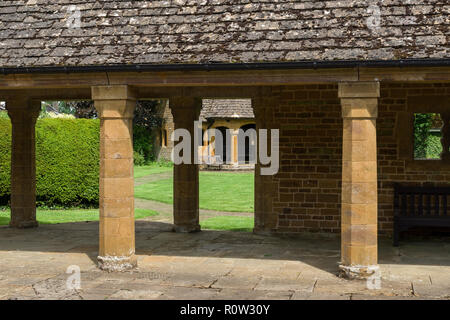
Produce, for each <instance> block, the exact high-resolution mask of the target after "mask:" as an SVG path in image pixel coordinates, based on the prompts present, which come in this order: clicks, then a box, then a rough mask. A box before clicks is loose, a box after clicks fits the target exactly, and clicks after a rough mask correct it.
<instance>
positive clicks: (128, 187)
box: [92, 85, 137, 271]
mask: <svg viewBox="0 0 450 320" xmlns="http://www.w3.org/2000/svg"><path fill="white" fill-rule="evenodd" d="M92 99H93V100H94V103H95V108H96V109H97V112H98V114H99V117H100V248H99V256H98V262H99V267H100V269H103V270H107V271H122V270H127V269H131V268H134V267H136V266H137V262H136V257H135V255H134V254H135V232H134V179H133V125H132V120H133V113H134V109H135V106H136V98H135V95H134V94H133V92H132V91H131V90H130V88H129V87H128V86H126V85H116V86H97V87H92Z"/></svg>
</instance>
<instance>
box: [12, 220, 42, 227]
mask: <svg viewBox="0 0 450 320" xmlns="http://www.w3.org/2000/svg"><path fill="white" fill-rule="evenodd" d="M38 226H39V223H38V222H37V221H36V220H31V221H17V222H10V223H9V227H10V228H17V229H30V228H37V227H38Z"/></svg>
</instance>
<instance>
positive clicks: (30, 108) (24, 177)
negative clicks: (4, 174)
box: [6, 97, 41, 228]
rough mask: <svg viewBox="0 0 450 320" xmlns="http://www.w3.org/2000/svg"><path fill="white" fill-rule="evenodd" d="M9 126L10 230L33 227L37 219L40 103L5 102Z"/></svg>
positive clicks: (32, 101) (24, 101)
mask: <svg viewBox="0 0 450 320" xmlns="http://www.w3.org/2000/svg"><path fill="white" fill-rule="evenodd" d="M6 108H7V110H8V115H9V117H10V119H11V124H12V146H11V147H12V152H11V222H10V224H9V225H10V226H11V227H13V228H33V227H37V226H38V222H37V220H36V139H35V127H36V120H37V118H38V116H39V112H40V110H41V102H40V101H37V100H30V99H28V98H26V97H23V98H22V97H17V98H14V99H8V100H7V101H6Z"/></svg>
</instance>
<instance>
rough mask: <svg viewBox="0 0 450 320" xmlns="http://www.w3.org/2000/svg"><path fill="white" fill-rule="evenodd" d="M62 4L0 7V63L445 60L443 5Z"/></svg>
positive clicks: (351, 0) (268, 0) (345, 0)
mask: <svg viewBox="0 0 450 320" xmlns="http://www.w3.org/2000/svg"><path fill="white" fill-rule="evenodd" d="M69 4H71V3H69V2H67V1H65V2H63V3H61V2H48V1H46V0H35V1H25V0H20V1H7V2H6V1H4V3H2V4H1V5H0V43H1V44H2V45H0V67H18V66H22V67H34V66H50V65H52V66H89V65H105V64H110V65H111V64H123V65H127V64H139V63H140V64H143V63H149V64H166V63H206V62H221V63H235V62H246V63H248V62H263V61H265V62H275V61H276V62H281V61H304V60H309V61H321V60H322V61H330V60H398V59H411V58H415V59H422V58H449V57H450V54H449V49H448V48H449V46H448V39H449V34H448V28H449V19H448V16H449V9H448V3H446V1H442V0H414V1H412V2H407V1H403V0H390V1H377V2H368V1H364V0H341V1H312V0H309V1H304V0H296V1H274V0H254V1H248V0H240V1H194V0H188V1H184V0H183V1H162V0H158V1H144V2H143V1H113V0H102V1H94V0H91V1H82V2H80V3H75V4H74V5H75V6H76V8H77V9H78V10H79V12H80V20H79V27H78V26H77V21H76V20H75V19H76V17H77V16H76V14H74V12H70V11H68V8H69ZM371 5H372V7H370V6H371ZM373 5H376V7H375V9H374V8H373ZM377 10H379V15H377Z"/></svg>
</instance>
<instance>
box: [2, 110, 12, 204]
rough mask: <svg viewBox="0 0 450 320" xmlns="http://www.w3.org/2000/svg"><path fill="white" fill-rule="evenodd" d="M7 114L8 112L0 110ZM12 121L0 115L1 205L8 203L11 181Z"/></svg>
mask: <svg viewBox="0 0 450 320" xmlns="http://www.w3.org/2000/svg"><path fill="white" fill-rule="evenodd" d="M0 114H6V112H0ZM10 173H11V122H10V121H9V118H3V117H0V205H5V204H7V203H8V200H9V195H10V189H11V181H10Z"/></svg>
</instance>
